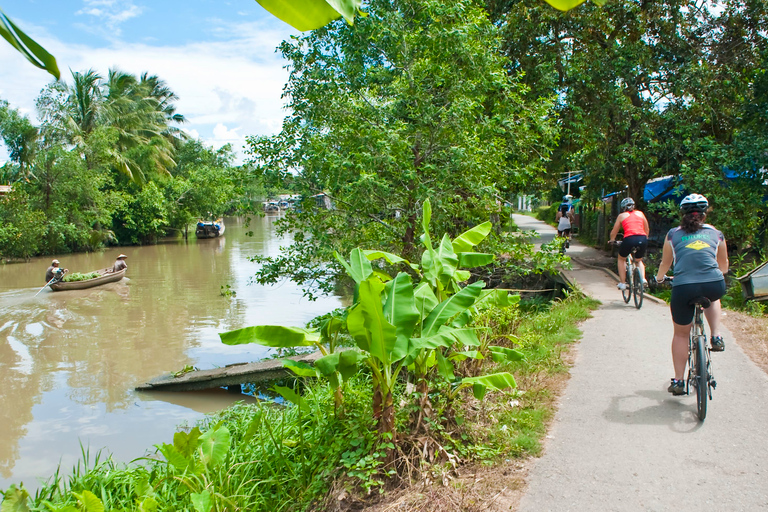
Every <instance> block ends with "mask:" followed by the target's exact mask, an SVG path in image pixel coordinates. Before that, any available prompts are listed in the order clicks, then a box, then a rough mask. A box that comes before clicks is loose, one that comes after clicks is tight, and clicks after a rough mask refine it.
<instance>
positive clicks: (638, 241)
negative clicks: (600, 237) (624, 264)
mask: <svg viewBox="0 0 768 512" xmlns="http://www.w3.org/2000/svg"><path fill="white" fill-rule="evenodd" d="M634 247H637V251H635V258H642V257H643V256H645V248H646V247H648V237H647V236H645V235H632V236H627V237H624V240H622V241H621V245H620V246H619V256H621V257H622V258H626V257H627V256H629V253H631V252H632V249H633V248H634Z"/></svg>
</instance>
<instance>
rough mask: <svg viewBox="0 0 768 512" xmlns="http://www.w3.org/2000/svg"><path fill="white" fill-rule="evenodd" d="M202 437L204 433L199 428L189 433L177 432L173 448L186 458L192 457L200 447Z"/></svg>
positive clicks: (174, 436) (174, 435)
mask: <svg viewBox="0 0 768 512" xmlns="http://www.w3.org/2000/svg"><path fill="white" fill-rule="evenodd" d="M201 435H202V432H200V429H199V428H197V427H195V428H193V429H192V430H190V431H189V433H186V432H176V433H175V434H173V447H174V448H176V450H177V451H178V452H179V453H180V454H182V455H183V456H184V457H190V456H192V454H193V453H195V450H196V449H197V447H198V446H199V444H200V440H199V439H200V436H201Z"/></svg>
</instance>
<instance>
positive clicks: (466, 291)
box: [422, 281, 485, 336]
mask: <svg viewBox="0 0 768 512" xmlns="http://www.w3.org/2000/svg"><path fill="white" fill-rule="evenodd" d="M483 286H485V283H483V282H482V281H478V282H476V283H472V284H471V285H469V286H467V287H466V288H463V289H462V290H461V291H460V292H459V293H457V294H456V295H453V296H452V297H449V298H447V299H446V300H444V301H443V302H441V303H440V304H438V305H437V306H436V307H435V308H434V309H433V310H432V312H431V313H430V314H429V316H428V317H427V319H426V320H424V325H423V326H422V332H423V335H425V336H430V335H432V334H434V333H436V332H437V330H438V329H439V328H440V327H441V326H443V325H444V324H445V323H446V322H448V320H450V319H451V318H452V317H454V316H455V315H457V314H459V313H461V312H463V311H464V310H466V309H467V308H469V307H470V306H472V304H474V303H475V300H476V299H477V298H478V297H479V296H480V292H481V291H482V289H483Z"/></svg>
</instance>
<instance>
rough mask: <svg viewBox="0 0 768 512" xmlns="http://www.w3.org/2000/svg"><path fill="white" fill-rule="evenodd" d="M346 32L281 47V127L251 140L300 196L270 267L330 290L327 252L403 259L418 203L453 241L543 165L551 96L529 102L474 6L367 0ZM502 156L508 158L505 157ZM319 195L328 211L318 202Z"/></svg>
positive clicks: (272, 175)
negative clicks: (284, 243) (368, 249)
mask: <svg viewBox="0 0 768 512" xmlns="http://www.w3.org/2000/svg"><path fill="white" fill-rule="evenodd" d="M369 11H370V15H369V17H367V18H365V19H360V20H359V21H358V23H357V25H356V26H355V27H354V29H352V28H351V27H349V26H346V25H343V24H334V25H329V26H327V27H325V28H322V29H319V30H317V31H315V32H314V33H312V34H310V35H307V36H304V37H302V38H298V39H294V40H292V41H288V42H285V43H283V45H282V46H281V50H282V52H283V54H284V55H285V56H286V58H288V59H289V60H290V61H291V62H292V64H291V67H290V68H291V75H290V79H289V82H288V85H287V86H286V93H285V94H286V97H288V98H289V102H288V107H289V108H290V110H291V112H292V114H291V115H290V116H289V117H288V118H286V120H285V122H284V125H283V131H282V132H281V133H280V134H278V135H277V136H275V137H270V138H265V137H251V138H249V145H250V154H251V155H252V157H253V161H252V163H253V164H254V165H255V166H256V167H257V169H258V170H259V172H261V174H262V176H264V177H265V179H266V180H267V181H268V182H270V183H273V184H274V183H280V182H283V181H285V180H286V178H288V177H291V178H292V179H293V186H294V191H295V192H297V193H300V194H302V196H303V197H304V200H303V202H302V204H301V208H300V211H299V212H297V213H296V214H295V215H290V216H288V217H286V218H285V220H284V221H282V222H281V229H283V230H285V231H287V230H292V231H295V232H296V233H297V234H296V236H295V238H294V244H293V245H292V246H291V247H290V248H288V249H287V251H286V252H285V253H284V256H282V257H278V258H276V259H272V260H268V261H264V263H265V266H264V267H263V271H262V273H261V274H260V279H262V281H263V282H272V281H274V280H275V279H277V277H278V275H280V274H286V273H287V274H288V275H291V277H292V278H293V279H295V280H296V281H298V282H303V283H305V284H306V283H309V282H315V283H317V284H320V285H321V286H325V289H326V290H327V289H328V286H330V284H329V282H328V281H327V278H328V277H329V276H330V275H332V274H334V273H336V272H337V270H338V269H335V268H329V267H328V266H326V265H325V263H327V262H330V261H333V259H332V257H331V254H332V252H333V251H334V250H337V251H338V252H340V253H344V254H346V253H348V252H349V251H350V250H351V249H352V248H353V247H354V246H356V245H369V246H370V245H372V244H376V245H379V246H380V245H384V247H382V248H384V249H386V250H390V251H392V252H397V253H402V254H404V255H406V256H407V257H410V256H413V255H414V251H415V243H416V241H417V240H416V236H415V234H416V230H417V228H418V225H419V216H420V212H421V204H422V201H423V200H424V199H425V198H426V197H428V196H429V197H430V198H431V199H432V202H433V206H434V212H435V214H434V217H433V224H434V225H435V226H436V229H438V230H440V231H445V232H447V233H449V234H451V235H455V234H458V233H459V232H460V231H463V230H464V229H466V228H467V227H469V226H472V225H474V224H477V223H480V222H482V221H485V220H488V217H489V216H490V215H491V214H492V213H493V212H494V211H497V210H498V206H497V200H498V197H499V191H500V190H501V189H503V188H505V187H507V186H509V185H510V184H511V183H514V182H515V181H516V180H517V179H518V178H519V177H520V176H521V175H524V174H525V173H528V172H530V171H531V170H532V169H537V168H538V169H542V168H543V167H542V166H543V162H544V160H545V158H546V155H547V154H548V152H549V147H550V145H551V143H552V141H553V135H554V127H553V125H552V123H551V121H550V120H548V119H547V117H548V116H547V115H548V113H549V110H548V108H549V106H550V104H549V102H548V101H547V100H544V99H541V100H538V101H530V100H528V99H527V98H526V96H525V93H526V88H525V87H523V86H521V85H520V84H519V83H518V82H517V81H516V80H514V79H511V78H510V77H509V75H508V74H507V73H506V71H505V69H504V66H505V64H506V60H505V59H504V58H502V57H501V56H500V54H499V52H498V46H499V44H500V40H499V38H498V35H499V34H498V31H497V29H496V28H495V27H494V26H493V25H492V24H491V23H490V22H489V20H488V19H487V17H486V15H485V13H484V12H483V11H482V10H481V9H479V8H478V7H476V6H474V5H472V4H471V2H466V1H462V2H458V3H453V4H451V5H445V4H443V3H441V2H437V1H434V0H404V1H400V0H395V1H391V2H389V1H386V0H376V1H374V2H372V3H370V4H369ZM510 155H512V158H510ZM318 194H324V195H326V196H328V197H329V198H330V200H331V201H332V203H333V208H331V209H324V208H320V207H318V206H317V204H316V203H315V201H314V199H312V198H313V196H316V195H318Z"/></svg>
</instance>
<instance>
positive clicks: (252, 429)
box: [242, 410, 264, 443]
mask: <svg viewBox="0 0 768 512" xmlns="http://www.w3.org/2000/svg"><path fill="white" fill-rule="evenodd" d="M263 419H264V415H263V414H262V412H261V411H259V410H257V411H256V414H254V415H253V418H251V421H249V422H248V428H247V429H246V431H245V434H243V440H242V442H243V443H247V442H248V441H249V440H250V439H251V438H253V436H255V435H256V433H257V432H259V430H261V422H262V421H263Z"/></svg>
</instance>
